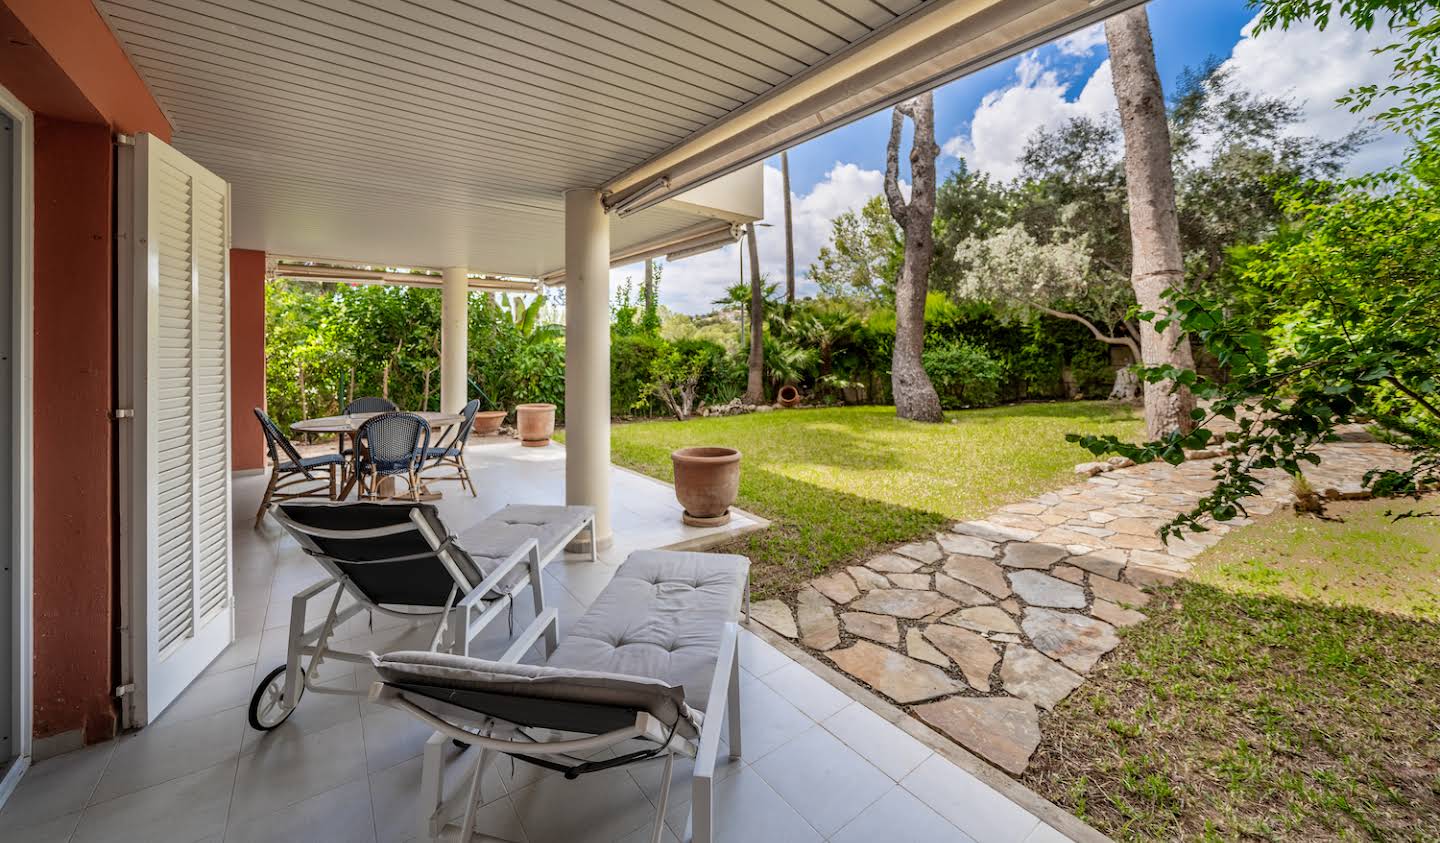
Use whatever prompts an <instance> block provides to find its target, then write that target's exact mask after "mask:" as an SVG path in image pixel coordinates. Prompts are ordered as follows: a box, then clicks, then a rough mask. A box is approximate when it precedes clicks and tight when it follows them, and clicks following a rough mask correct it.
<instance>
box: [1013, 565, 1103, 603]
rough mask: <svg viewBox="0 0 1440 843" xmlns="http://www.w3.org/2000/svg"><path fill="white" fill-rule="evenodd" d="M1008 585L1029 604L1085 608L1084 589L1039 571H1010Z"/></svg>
mask: <svg viewBox="0 0 1440 843" xmlns="http://www.w3.org/2000/svg"><path fill="white" fill-rule="evenodd" d="M1010 587H1011V588H1013V589H1014V590H1015V594H1016V595H1017V596H1019V598H1020V599H1021V600H1024V601H1025V602H1026V603H1029V604H1030V605H1031V606H1049V607H1051V608H1056V609H1083V608H1085V589H1083V588H1081V587H1080V586H1078V585H1075V584H1074V583H1068V582H1065V581H1064V580H1060V579H1056V578H1055V577H1052V576H1050V575H1049V574H1042V573H1040V572H1039V571H1015V572H1012V573H1011V574H1010Z"/></svg>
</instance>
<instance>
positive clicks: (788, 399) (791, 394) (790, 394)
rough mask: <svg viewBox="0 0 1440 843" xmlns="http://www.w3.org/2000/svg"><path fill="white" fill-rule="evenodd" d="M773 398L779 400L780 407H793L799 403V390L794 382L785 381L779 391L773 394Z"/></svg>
mask: <svg viewBox="0 0 1440 843" xmlns="http://www.w3.org/2000/svg"><path fill="white" fill-rule="evenodd" d="M775 400H776V401H779V402H780V406H782V407H786V408H789V407H794V406H795V405H796V404H799V403H800V390H798V389H796V388H795V386H794V384H788V383H787V384H785V385H784V386H782V387H780V391H779V392H778V393H776V395H775Z"/></svg>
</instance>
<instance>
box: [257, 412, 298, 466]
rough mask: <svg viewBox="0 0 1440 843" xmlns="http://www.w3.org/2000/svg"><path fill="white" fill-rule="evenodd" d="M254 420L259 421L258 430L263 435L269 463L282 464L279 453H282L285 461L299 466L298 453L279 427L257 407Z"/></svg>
mask: <svg viewBox="0 0 1440 843" xmlns="http://www.w3.org/2000/svg"><path fill="white" fill-rule="evenodd" d="M255 418H257V419H259V420H260V430H261V432H263V433H264V434H265V448H266V450H268V451H269V452H270V462H271V463H273V464H275V465H279V464H280V463H281V462H282V460H281V459H280V452H283V453H284V454H285V457H286V459H288V460H289V461H290V462H293V463H295V464H296V465H299V464H300V452H299V451H297V450H295V445H294V444H293V443H291V441H290V439H289V437H287V436H286V435H285V434H284V432H283V431H281V430H280V425H278V424H276V423H275V420H274V419H272V418H270V416H269V415H267V414H266V413H265V411H264V410H262V409H260V408H259V407H256V408H255Z"/></svg>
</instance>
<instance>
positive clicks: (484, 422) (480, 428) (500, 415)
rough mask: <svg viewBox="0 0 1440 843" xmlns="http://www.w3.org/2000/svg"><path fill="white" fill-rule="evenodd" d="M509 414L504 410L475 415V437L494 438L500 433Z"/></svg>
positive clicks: (483, 411) (484, 411)
mask: <svg viewBox="0 0 1440 843" xmlns="http://www.w3.org/2000/svg"><path fill="white" fill-rule="evenodd" d="M508 415H509V413H507V412H505V411H504V410H481V411H480V412H478V413H476V414H475V435H476V436H492V435H494V434H495V433H497V432H499V430H500V425H501V424H503V423H504V422H505V417H506V416H508Z"/></svg>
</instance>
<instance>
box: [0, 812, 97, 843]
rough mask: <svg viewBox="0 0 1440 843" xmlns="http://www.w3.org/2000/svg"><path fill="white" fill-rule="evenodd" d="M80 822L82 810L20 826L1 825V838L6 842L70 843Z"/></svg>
mask: <svg viewBox="0 0 1440 843" xmlns="http://www.w3.org/2000/svg"><path fill="white" fill-rule="evenodd" d="M79 823H80V812H79V811H74V812H72V813H69V814H62V815H60V816H58V817H56V818H54V819H52V820H49V821H46V822H40V823H37V824H36V825H27V826H22V827H20V828H11V827H9V826H0V838H3V839H4V840H5V843H68V842H69V840H70V835H72V834H74V833H75V826H76V825H78V824H79Z"/></svg>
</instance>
